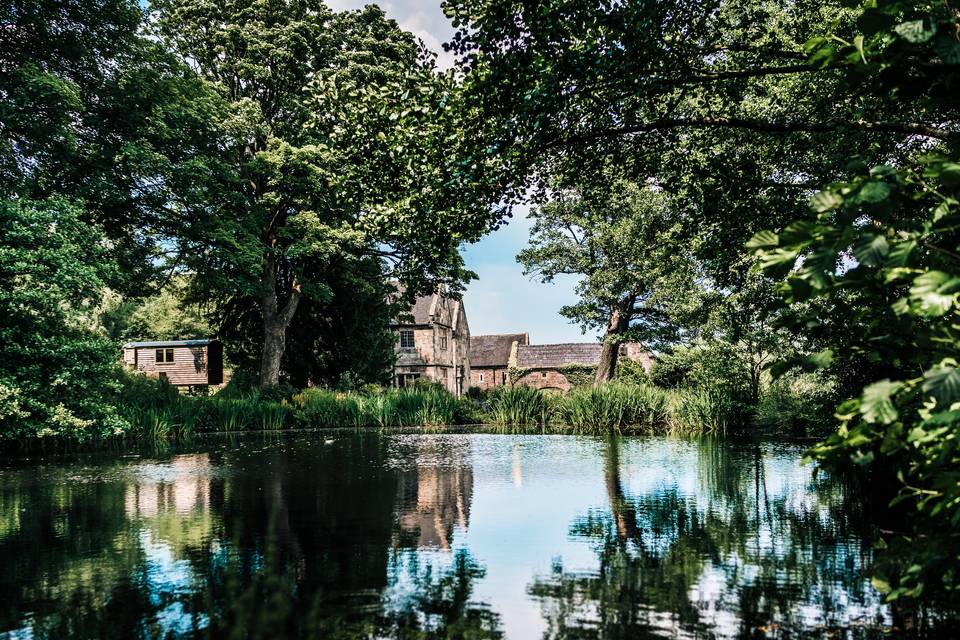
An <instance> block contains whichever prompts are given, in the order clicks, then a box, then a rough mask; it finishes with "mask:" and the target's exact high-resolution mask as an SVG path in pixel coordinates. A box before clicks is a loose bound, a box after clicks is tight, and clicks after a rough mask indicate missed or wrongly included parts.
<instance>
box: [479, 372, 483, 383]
mask: <svg viewBox="0 0 960 640" xmlns="http://www.w3.org/2000/svg"><path fill="white" fill-rule="evenodd" d="M480 382H483V374H482V373H481V374H480Z"/></svg>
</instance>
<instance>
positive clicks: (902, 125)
mask: <svg viewBox="0 0 960 640" xmlns="http://www.w3.org/2000/svg"><path fill="white" fill-rule="evenodd" d="M682 128H691V129H707V128H730V129H747V130H749V131H760V132H764V133H781V134H785V133H804V132H806V133H831V132H834V131H842V130H844V129H859V130H862V131H882V132H886V133H900V134H904V135H916V136H924V137H927V138H935V139H937V140H953V139H955V138H957V137H958V132H957V131H953V130H950V129H943V128H939V127H931V126H928V125H924V124H919V123H912V122H871V121H866V120H847V121H836V122H769V121H765V120H755V119H749V118H663V119H660V120H651V121H650V122H644V123H641V124H636V125H631V126H625V127H611V128H606V129H599V130H597V131H591V132H588V133H583V134H579V135H573V136H569V137H565V138H563V139H559V140H554V141H553V142H548V143H547V144H545V145H542V146H541V148H540V150H541V151H546V150H549V149H554V148H557V147H563V146H569V145H574V144H581V143H585V142H589V141H591V140H597V139H600V138H615V137H619V136H626V135H631V134H634V133H646V132H649V131H657V130H660V129H682Z"/></svg>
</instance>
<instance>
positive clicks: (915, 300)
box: [750, 2, 960, 599]
mask: <svg viewBox="0 0 960 640" xmlns="http://www.w3.org/2000/svg"><path fill="white" fill-rule="evenodd" d="M858 24H859V25H860V26H861V29H862V33H860V34H859V35H857V36H856V37H855V38H854V39H853V40H851V41H845V40H844V41H841V40H839V39H832V40H828V39H816V40H812V41H811V42H810V51H811V58H812V59H813V60H818V61H820V63H821V64H835V63H836V61H847V62H848V64H851V65H852V66H854V67H855V68H857V70H858V74H859V78H858V79H859V83H858V84H860V85H864V86H869V87H876V88H877V89H878V90H879V89H880V88H882V90H885V91H889V92H891V93H892V94H894V95H896V96H898V97H899V98H900V99H901V100H903V101H904V103H905V106H906V105H917V107H916V108H917V110H918V111H919V112H921V113H922V112H925V111H929V110H933V109H934V108H935V107H940V108H941V111H940V115H939V116H938V117H937V118H936V119H935V120H933V121H934V122H937V123H939V124H938V125H937V126H938V127H941V128H943V129H944V130H945V131H950V130H952V131H956V122H957V121H956V120H955V119H950V118H949V114H952V113H954V112H955V111H954V110H955V108H956V104H955V100H954V98H953V94H952V93H951V91H952V89H951V87H953V86H954V84H955V82H956V80H957V77H958V75H957V74H958V69H957V65H958V63H960V41H958V38H957V29H958V25H960V15H958V13H957V11H956V10H955V9H952V8H951V7H949V6H948V5H944V4H942V3H935V2H919V3H914V2H891V3H885V4H883V5H878V6H874V5H873V4H869V3H868V4H865V5H864V7H863V9H862V12H861V16H860V20H859V23H858ZM958 202H960V152H958V145H957V139H956V137H953V138H950V141H949V142H947V143H944V144H940V145H936V146H934V145H930V146H928V147H927V148H926V149H925V150H924V153H922V154H917V155H914V156H912V157H910V158H909V159H908V160H907V161H905V162H902V163H896V164H887V163H884V164H877V165H874V166H870V165H868V164H867V163H866V162H864V161H863V160H862V159H859V158H852V159H851V162H850V165H849V167H848V174H847V176H846V177H845V178H844V179H842V180H838V181H836V182H834V183H831V184H828V185H825V187H824V188H823V189H822V190H821V191H819V192H818V193H817V194H816V195H814V197H813V198H812V199H811V203H810V213H809V214H808V215H807V216H805V217H803V218H800V219H797V220H796V221H794V222H792V223H791V224H789V225H787V226H786V227H784V228H783V229H781V230H780V231H779V233H774V232H772V231H765V232H761V233H758V234H757V235H756V236H755V237H754V238H753V240H752V241H751V243H750V246H751V247H752V248H754V249H755V250H756V251H757V253H758V254H759V255H760V256H761V259H762V260H763V264H764V267H765V268H766V270H767V271H768V272H769V273H771V274H773V275H775V276H779V277H782V278H784V282H783V285H782V291H783V294H784V296H785V298H786V300H787V301H788V302H790V301H807V300H816V299H818V298H823V299H826V300H837V299H842V298H843V297H844V296H849V295H850V292H854V293H855V295H857V296H858V297H859V298H860V300H861V301H862V304H860V305H858V306H857V307H855V309H854V312H855V316H854V321H855V323H856V326H857V327H859V328H861V330H860V331H858V332H857V333H856V334H855V335H853V336H851V338H852V339H851V342H850V344H849V348H850V349H852V350H854V351H856V352H858V353H860V354H862V355H863V356H865V357H866V359H867V360H869V361H873V362H876V363H882V364H881V366H882V369H880V370H881V371H883V372H884V373H883V374H881V375H876V377H874V378H873V380H872V381H871V384H868V385H867V386H865V387H864V388H863V389H862V392H858V393H857V397H855V398H854V399H852V400H851V401H849V402H846V403H843V404H842V405H841V406H840V407H839V409H838V415H839V417H840V419H841V427H840V429H839V430H838V432H837V433H836V434H835V435H833V436H831V437H830V438H828V439H827V440H826V441H825V442H823V443H821V444H820V445H818V446H817V447H814V448H813V450H812V451H811V455H812V456H813V457H815V458H816V459H819V460H821V461H823V462H825V463H827V464H829V465H833V466H842V465H845V464H848V463H850V462H852V463H855V464H858V465H863V466H868V467H870V468H873V469H878V470H883V471H884V472H885V473H888V474H890V475H889V476H887V477H888V478H890V480H893V478H895V479H896V481H895V482H893V483H892V484H893V485H894V490H896V491H897V494H898V495H897V497H896V499H895V501H894V504H897V503H900V504H906V505H910V506H912V507H913V508H914V509H915V510H916V514H915V515H914V516H912V517H910V518H909V519H905V524H904V527H903V530H901V531H897V532H895V533H894V535H893V536H892V537H891V543H892V548H893V549H895V552H894V553H890V554H887V555H886V556H885V558H886V560H885V561H884V562H883V563H882V565H881V570H880V572H879V573H878V574H877V575H876V576H875V578H874V584H875V585H876V586H877V587H878V588H879V589H881V590H882V591H884V592H886V593H888V594H889V595H888V597H889V598H890V599H896V598H897V597H900V596H918V595H920V594H922V593H923V592H924V590H925V589H929V588H931V587H935V588H936V589H938V590H939V589H943V588H946V589H947V590H953V589H956V586H957V582H958V579H957V574H956V567H957V563H958V562H960V551H958V546H957V542H956V539H955V535H954V531H955V527H956V525H957V523H958V522H960V484H958V482H957V470H958V469H960V456H958V455H957V448H956V438H957V424H958V421H957V419H958V417H960V415H958V413H957V402H958V401H960V384H958V381H960V370H958V363H957V359H956V358H957V350H958V349H957V348H958V344H960V324H958V321H957V318H958V314H960V296H958V291H960V286H958V285H960V277H958V276H960V264H958V263H960V256H958V253H957V249H958V245H960V235H958V233H957V228H958V227H957V221H958V220H960V206H958ZM801 321H803V322H806V323H808V324H811V325H814V326H815V325H816V322H817V320H816V318H815V317H809V316H808V317H804V318H801ZM833 357H834V351H833V350H832V349H826V350H824V351H822V352H821V353H819V354H815V356H813V357H812V358H811V359H812V360H813V361H814V362H813V363H814V364H819V365H822V364H824V363H826V362H829V361H830V360H832V358H833ZM907 520H909V524H907V523H906V521H907ZM921 534H922V535H923V536H924V543H923V545H922V549H921V548H918V547H917V545H915V544H914V543H913V540H914V536H916V535H921Z"/></svg>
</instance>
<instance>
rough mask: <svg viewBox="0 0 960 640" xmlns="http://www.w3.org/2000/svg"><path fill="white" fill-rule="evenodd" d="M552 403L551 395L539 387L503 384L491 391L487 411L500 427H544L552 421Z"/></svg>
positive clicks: (489, 416) (491, 419)
mask: <svg viewBox="0 0 960 640" xmlns="http://www.w3.org/2000/svg"><path fill="white" fill-rule="evenodd" d="M551 405H552V399H551V396H549V395H547V394H545V393H542V392H540V391H539V390H537V389H531V388H530V387H524V386H503V387H497V388H495V389H494V390H493V391H492V392H491V393H490V397H489V400H488V401H487V404H486V407H485V410H486V411H485V412H486V416H487V418H488V420H489V421H490V422H491V423H493V424H495V425H498V426H500V427H506V426H510V427H533V426H541V427H542V426H545V425H546V424H547V423H548V422H549V421H550V414H551V411H552V406H551Z"/></svg>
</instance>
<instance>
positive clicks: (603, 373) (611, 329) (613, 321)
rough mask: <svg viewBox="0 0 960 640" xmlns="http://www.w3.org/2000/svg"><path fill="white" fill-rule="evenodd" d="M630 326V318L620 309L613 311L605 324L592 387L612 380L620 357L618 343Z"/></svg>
mask: <svg viewBox="0 0 960 640" xmlns="http://www.w3.org/2000/svg"><path fill="white" fill-rule="evenodd" d="M629 324H630V317H629V315H627V314H624V313H623V312H622V311H620V309H614V310H613V312H612V313H611V314H610V321H609V322H608V323H607V330H606V332H604V334H603V350H602V351H601V352H600V362H598V363H597V375H596V377H595V378H594V379H593V386H595V387H597V386H600V385H601V384H603V383H604V382H610V381H611V380H613V376H614V374H615V373H616V372H617V358H618V357H619V355H620V341H619V339H618V338H619V337H620V336H622V335H623V334H624V333H625V332H626V330H627V327H628V326H629Z"/></svg>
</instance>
